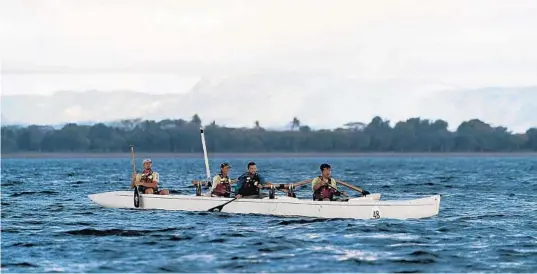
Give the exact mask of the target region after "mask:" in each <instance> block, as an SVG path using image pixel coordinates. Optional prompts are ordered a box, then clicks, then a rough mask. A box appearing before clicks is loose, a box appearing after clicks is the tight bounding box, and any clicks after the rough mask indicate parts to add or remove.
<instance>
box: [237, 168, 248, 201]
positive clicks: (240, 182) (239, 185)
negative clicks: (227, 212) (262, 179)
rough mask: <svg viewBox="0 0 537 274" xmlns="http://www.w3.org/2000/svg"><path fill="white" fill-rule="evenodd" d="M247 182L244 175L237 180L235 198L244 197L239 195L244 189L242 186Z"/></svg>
mask: <svg viewBox="0 0 537 274" xmlns="http://www.w3.org/2000/svg"><path fill="white" fill-rule="evenodd" d="M245 180H246V178H245V177H244V174H243V175H241V176H240V177H239V178H237V186H236V188H235V197H236V198H241V197H242V195H240V194H239V191H240V189H241V188H242V185H243V184H244V181H245Z"/></svg>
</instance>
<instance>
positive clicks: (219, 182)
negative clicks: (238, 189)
mask: <svg viewBox="0 0 537 274" xmlns="http://www.w3.org/2000/svg"><path fill="white" fill-rule="evenodd" d="M230 169H231V165H230V164H228V163H225V162H224V163H222V164H221V165H220V173H219V174H218V175H216V176H214V178H213V185H212V192H211V194H212V195H216V196H219V197H229V196H230V194H231V179H229V170H230Z"/></svg>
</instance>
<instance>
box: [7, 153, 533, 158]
mask: <svg viewBox="0 0 537 274" xmlns="http://www.w3.org/2000/svg"><path fill="white" fill-rule="evenodd" d="M521 156H535V157H537V152H352V153H344V152H333V153H330V152H327V153H322V152H311V153H309V152H304V153H301V152H297V153H294V152H285V153H277V152H274V153H233V152H229V153H210V152H209V158H315V157H329V158H330V157H352V158H361V157H521ZM130 157H131V155H130V153H89V152H83V153H77V152H73V153H69V152H61V153H56V152H54V153H39V152H20V153H2V154H1V158H2V159H24V158H34V159H35V158H37V159H43V158H130ZM146 157H147V158H203V153H171V152H170V153H163V152H154V153H152V152H138V153H136V158H146Z"/></svg>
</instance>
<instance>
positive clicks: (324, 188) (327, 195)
mask: <svg viewBox="0 0 537 274" xmlns="http://www.w3.org/2000/svg"><path fill="white" fill-rule="evenodd" d="M320 168H321V176H319V177H317V178H315V179H313V181H312V182H311V188H312V190H313V200H315V201H332V200H333V199H334V196H335V195H339V193H340V192H339V191H338V190H337V185H336V184H337V183H336V180H334V178H332V177H331V173H332V167H331V166H330V165H329V164H322V165H321V167H320Z"/></svg>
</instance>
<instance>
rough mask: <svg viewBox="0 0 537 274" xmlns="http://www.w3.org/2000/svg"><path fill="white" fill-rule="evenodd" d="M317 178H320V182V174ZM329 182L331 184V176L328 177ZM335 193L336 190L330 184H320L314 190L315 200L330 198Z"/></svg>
mask: <svg viewBox="0 0 537 274" xmlns="http://www.w3.org/2000/svg"><path fill="white" fill-rule="evenodd" d="M319 178H320V179H321V182H322V180H323V178H322V177H321V176H319ZM329 184H332V178H330V180H329ZM335 193H336V190H335V189H334V188H332V187H330V186H322V187H320V188H318V189H317V190H316V191H315V193H314V198H315V200H320V201H322V200H323V199H326V198H328V199H330V200H332V199H333V197H334V194H335Z"/></svg>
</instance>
